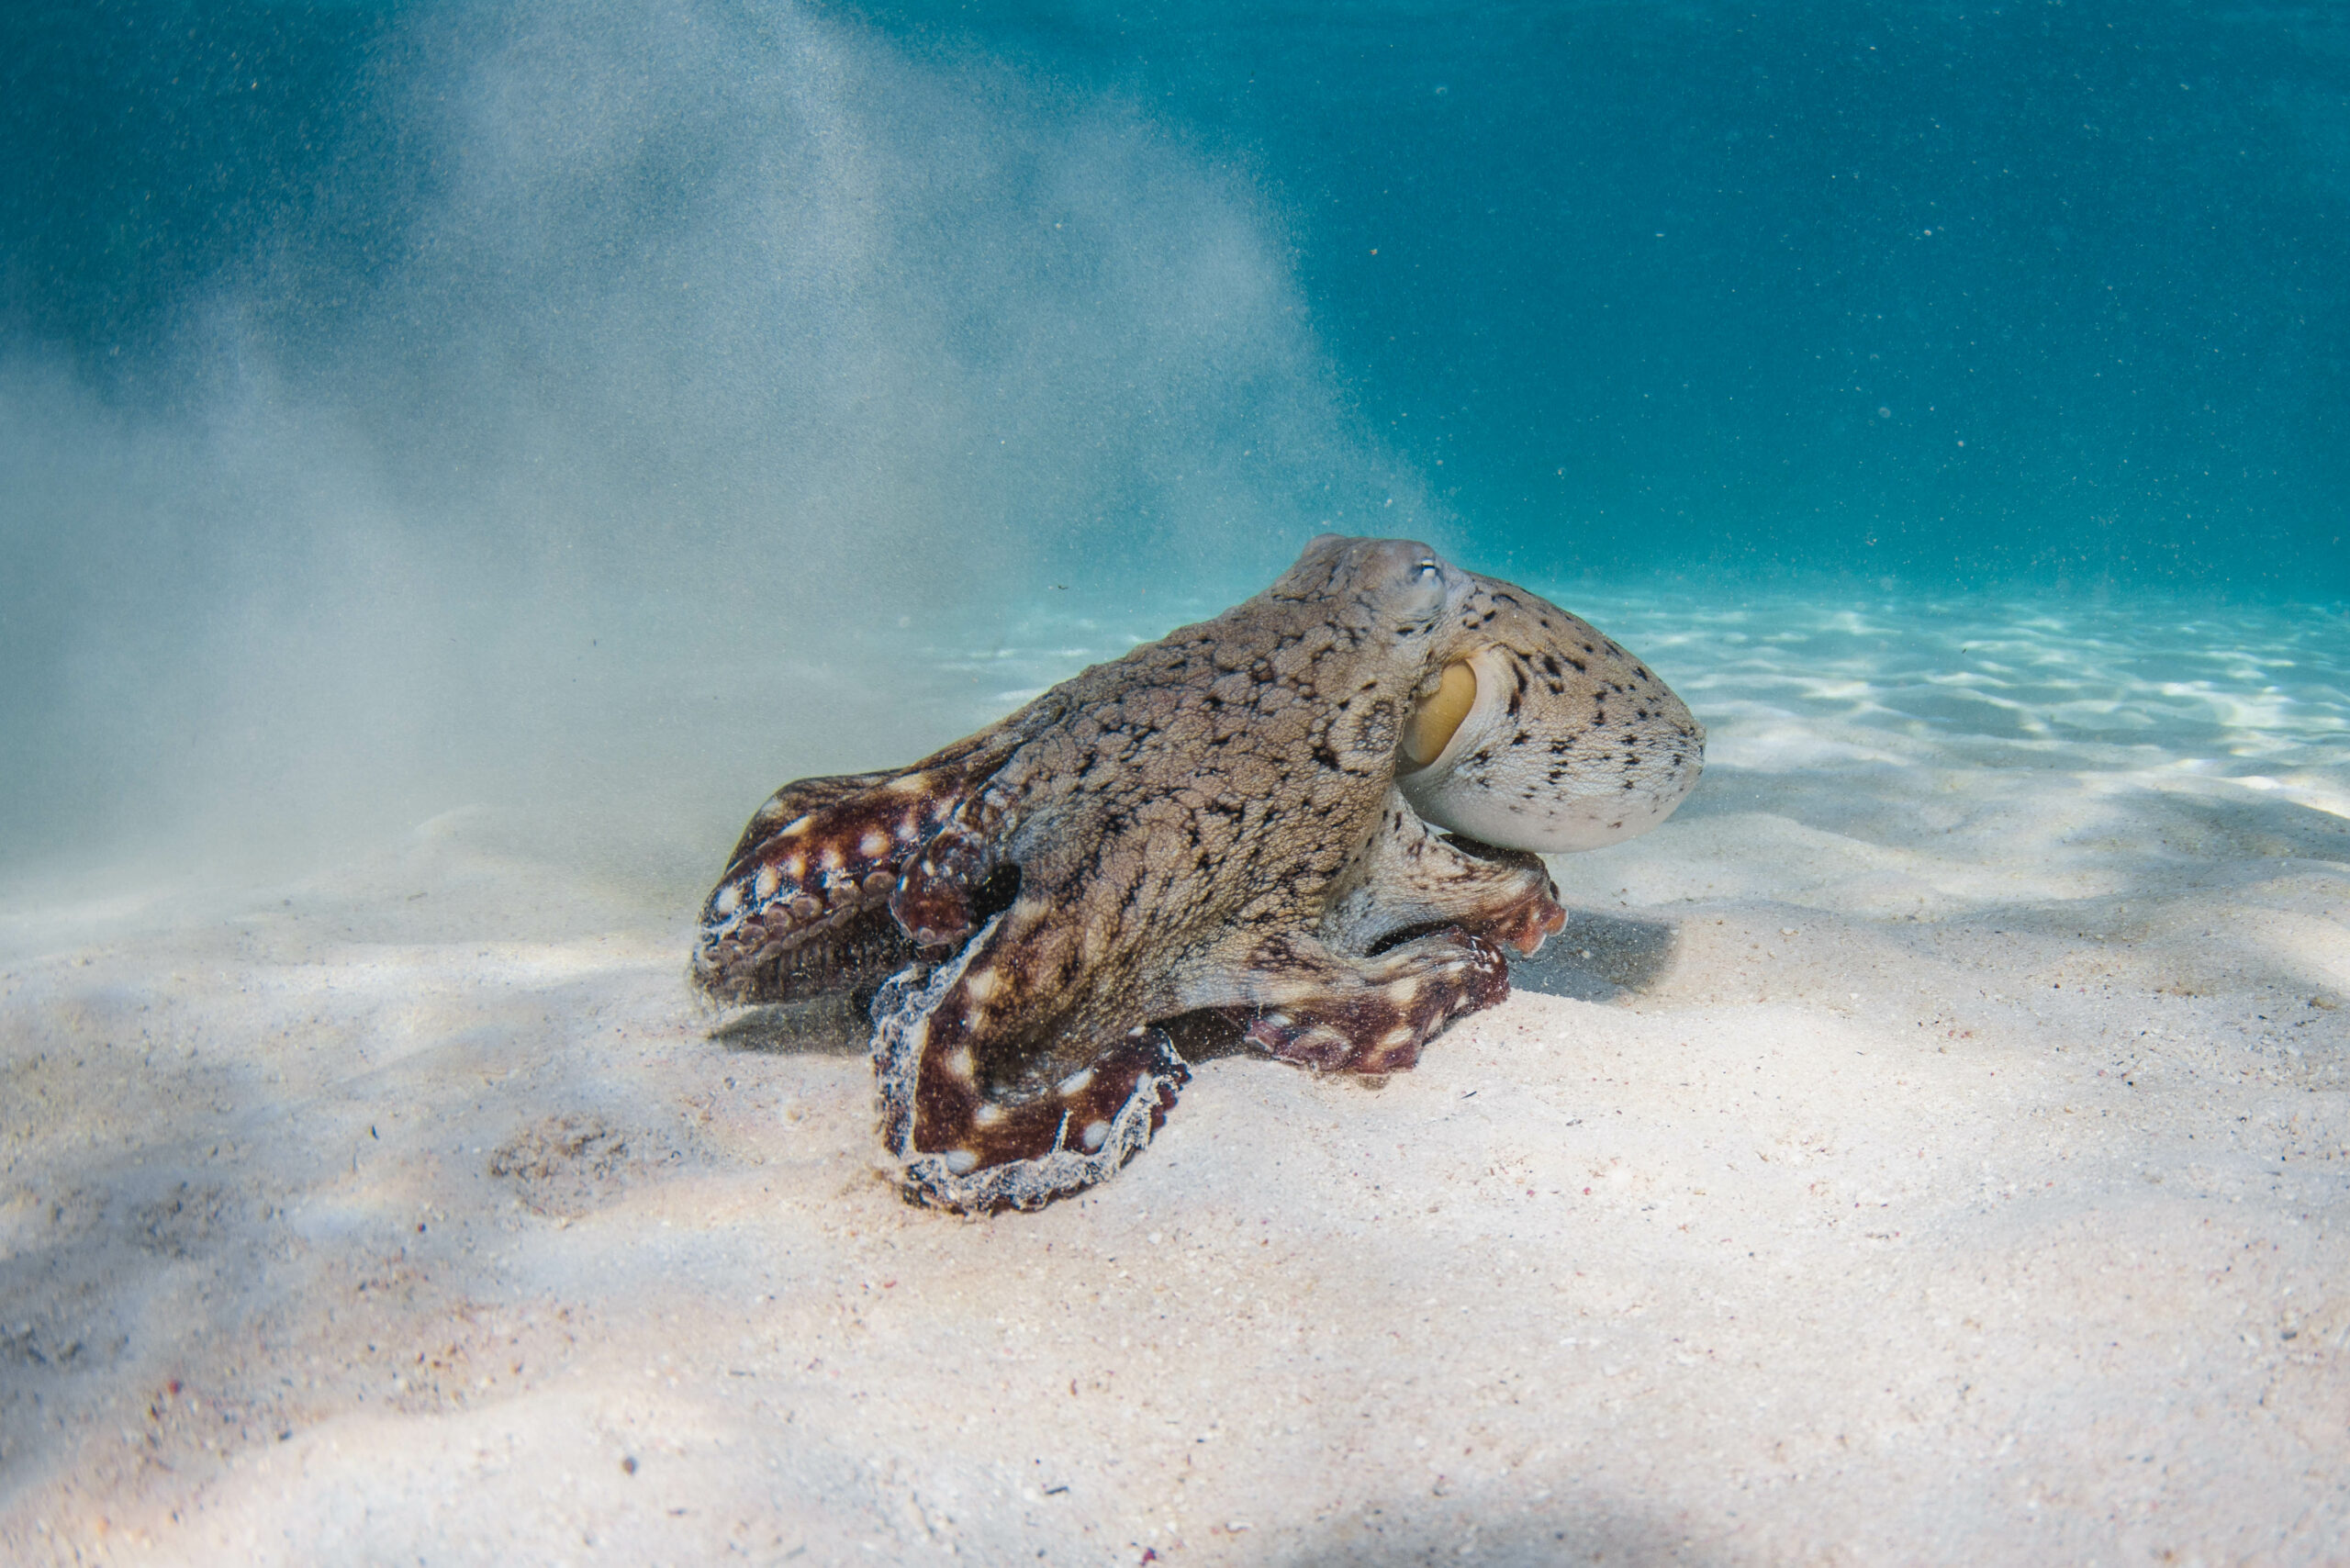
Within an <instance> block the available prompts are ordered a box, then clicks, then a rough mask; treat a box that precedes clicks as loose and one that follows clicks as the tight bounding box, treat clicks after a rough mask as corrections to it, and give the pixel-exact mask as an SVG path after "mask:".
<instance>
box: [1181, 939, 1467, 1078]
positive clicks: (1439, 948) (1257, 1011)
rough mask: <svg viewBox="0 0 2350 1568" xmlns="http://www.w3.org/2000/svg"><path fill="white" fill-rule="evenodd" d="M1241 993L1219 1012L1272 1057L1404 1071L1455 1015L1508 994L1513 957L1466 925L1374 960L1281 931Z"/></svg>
mask: <svg viewBox="0 0 2350 1568" xmlns="http://www.w3.org/2000/svg"><path fill="white" fill-rule="evenodd" d="M1266 975H1277V976H1279V977H1280V978H1279V980H1277V981H1274V982H1272V983H1267V982H1266V981H1265V980H1262V979H1260V978H1259V977H1261V976H1266ZM1238 989H1240V990H1242V991H1244V992H1246V993H1248V1001H1246V1002H1238V1003H1225V1004H1223V1005H1220V1006H1214V1007H1212V1008H1211V1009H1210V1011H1213V1012H1214V1013H1216V1014H1220V1015H1221V1016H1223V1017H1224V1018H1225V1019H1227V1020H1229V1021H1230V1022H1231V1023H1233V1024H1234V1025H1237V1026H1238V1027H1239V1029H1240V1032H1241V1035H1242V1036H1243V1037H1244V1038H1245V1039H1246V1040H1247V1041H1248V1043H1249V1044H1250V1045H1252V1046H1254V1047H1257V1048H1258V1049H1259V1050H1261V1051H1263V1052H1265V1053H1266V1054H1267V1055H1269V1056H1272V1057H1277V1058H1280V1059H1281V1060H1283V1061H1289V1062H1295V1063H1297V1064H1298V1065H1299V1066H1302V1067H1311V1068H1315V1069H1318V1070H1322V1071H1326V1072H1333V1071H1345V1072H1395V1071H1400V1070H1403V1069H1405V1068H1408V1067H1411V1066H1412V1065H1414V1064H1415V1063H1416V1062H1417V1061H1418V1060H1419V1058H1420V1050H1421V1047H1424V1046H1426V1045H1427V1043H1428V1042H1429V1041H1430V1040H1432V1039H1434V1038H1435V1037H1436V1036H1438V1035H1440V1034H1442V1033H1443V1032H1444V1031H1445V1029H1446V1028H1447V1027H1449V1025H1451V1024H1452V1022H1453V1021H1454V1020H1455V1019H1457V1018H1460V1017H1463V1016H1465V1015H1467V1014H1472V1013H1477V1012H1482V1011H1483V1010H1484V1009H1485V1008H1488V1007H1496V1006H1499V1005H1500V1004H1501V1003H1502V1002H1506V1001H1507V1000H1509V963H1508V960H1507V959H1505V958H1503V957H1502V954H1501V950H1500V949H1499V948H1497V947H1495V946H1494V945H1493V944H1492V943H1491V942H1489V941H1487V940H1486V939H1485V938H1484V937H1483V936H1480V935H1475V934H1474V933H1472V932H1468V931H1463V930H1461V929H1460V927H1458V926H1447V927H1444V928H1443V929H1441V930H1438V931H1435V932H1431V933H1429V934H1428V935H1424V936H1418V937H1415V938H1413V939H1412V940H1410V941H1407V942H1404V943H1402V944H1401V945H1399V946H1393V947H1390V948H1388V949H1386V950H1385V951H1383V952H1382V953H1380V954H1378V955H1377V956H1376V957H1373V958H1351V957H1348V956H1346V955H1343V954H1339V953H1334V952H1332V951H1330V950H1329V949H1328V948H1326V947H1325V946H1322V945H1321V944H1320V943H1318V942H1316V941H1315V940H1314V939H1313V938H1311V937H1303V936H1281V937H1274V938H1270V939H1268V940H1266V941H1264V942H1261V943H1259V945H1258V946H1257V947H1256V949H1255V951H1254V953H1253V955H1252V958H1251V961H1250V964H1249V967H1248V978H1247V979H1246V980H1245V981H1244V983H1243V984H1242V985H1241V986H1240V987H1239V988H1238Z"/></svg>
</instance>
